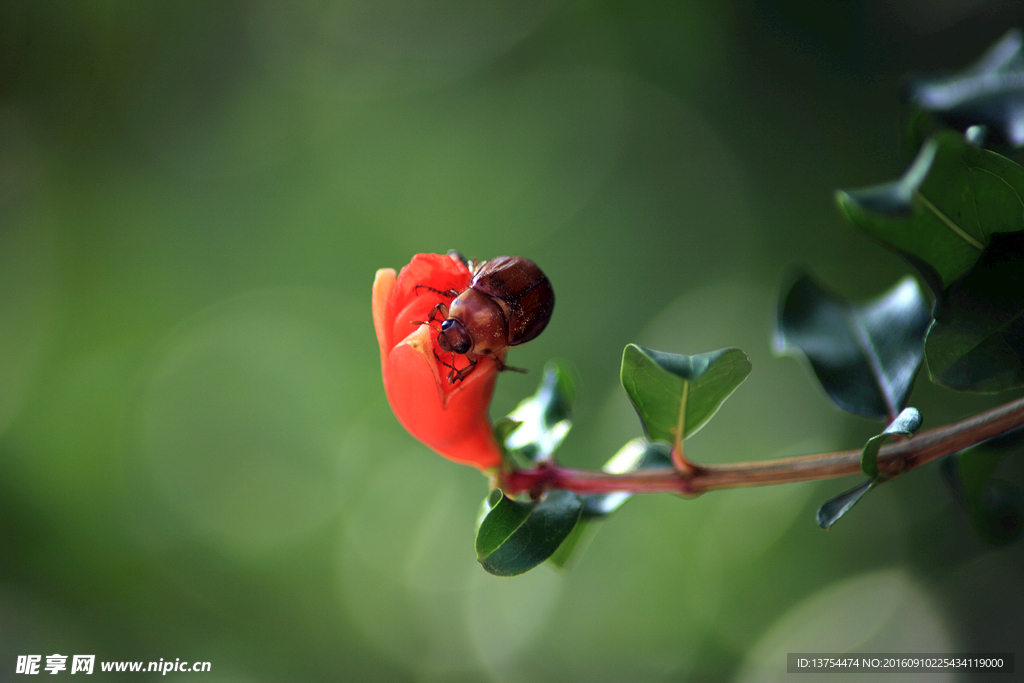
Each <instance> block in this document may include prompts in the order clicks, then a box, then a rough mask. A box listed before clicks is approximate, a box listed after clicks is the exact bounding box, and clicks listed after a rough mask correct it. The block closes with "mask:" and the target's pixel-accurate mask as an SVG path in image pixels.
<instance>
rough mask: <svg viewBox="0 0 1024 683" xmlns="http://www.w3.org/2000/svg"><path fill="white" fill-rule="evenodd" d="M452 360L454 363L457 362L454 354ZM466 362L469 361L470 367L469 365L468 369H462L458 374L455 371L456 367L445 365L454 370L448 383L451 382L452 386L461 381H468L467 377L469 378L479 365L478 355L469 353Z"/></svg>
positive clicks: (449, 376)
mask: <svg viewBox="0 0 1024 683" xmlns="http://www.w3.org/2000/svg"><path fill="white" fill-rule="evenodd" d="M452 360H453V361H454V360H455V354H454V353H453V354H452ZM466 360H468V361H469V365H467V366H466V367H464V368H462V369H461V370H459V371H458V372H456V371H455V366H454V365H448V364H447V363H445V365H448V367H450V368H451V369H452V371H451V372H449V373H448V381H449V382H451V383H452V384H455V383H456V382H458V381H459V380H460V379H466V377H468V376H469V373H471V372H473V368H475V367H476V364H477V360H476V354H475V353H467V354H466Z"/></svg>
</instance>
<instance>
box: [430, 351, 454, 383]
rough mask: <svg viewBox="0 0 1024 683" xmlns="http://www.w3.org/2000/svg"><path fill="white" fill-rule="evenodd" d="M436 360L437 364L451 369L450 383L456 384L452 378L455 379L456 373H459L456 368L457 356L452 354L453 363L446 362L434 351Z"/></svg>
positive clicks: (449, 374)
mask: <svg viewBox="0 0 1024 683" xmlns="http://www.w3.org/2000/svg"><path fill="white" fill-rule="evenodd" d="M434 358H436V359H437V362H438V363H440V364H441V365H443V366H445V367H446V368H451V372H449V373H448V381H449V382H450V383H452V384H454V383H455V382H454V381H452V377H454V376H455V373H456V372H458V368H456V367H455V364H454V361H455V354H454V353H453V354H452V362H451V363H449V362H447V361H445V360H444V359H443V358H441V356H439V355H437V351H434Z"/></svg>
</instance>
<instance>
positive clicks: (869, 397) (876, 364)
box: [775, 274, 931, 420]
mask: <svg viewBox="0 0 1024 683" xmlns="http://www.w3.org/2000/svg"><path fill="white" fill-rule="evenodd" d="M929 323H931V316H930V315H929V313H928V307H927V305H926V303H925V300H924V295H923V294H922V292H921V288H920V287H919V286H918V285H917V282H916V281H915V280H914V278H912V277H906V278H904V279H902V280H900V281H899V282H898V283H896V286H894V287H893V288H892V289H890V290H889V291H888V292H885V293H884V294H882V295H881V296H879V297H878V298H876V299H873V300H871V301H868V302H865V303H863V304H859V305H852V304H849V303H847V302H846V301H844V300H842V299H840V298H839V297H838V296H836V295H835V294H833V293H832V292H830V291H829V290H827V289H825V288H824V287H822V286H821V285H819V284H818V283H817V282H815V281H814V280H813V279H812V278H811V277H809V276H807V275H806V274H800V275H799V277H797V278H796V280H795V281H794V283H793V285H792V286H791V287H790V288H789V289H788V290H787V291H786V294H785V296H783V297H782V300H781V303H780V306H779V314H778V323H777V326H776V330H775V348H776V351H777V352H779V353H790V354H794V355H795V353H796V352H797V351H799V352H800V353H801V354H802V355H803V356H804V357H805V358H806V359H807V361H808V363H809V364H810V366H811V369H812V370H813V371H814V374H815V376H816V377H817V378H818V382H820V383H821V386H822V388H823V389H824V390H825V393H826V394H828V396H829V398H830V399H832V401H833V402H835V404H836V405H838V406H839V407H840V408H842V409H843V410H847V411H849V412H852V413H856V414H858V415H863V416H865V417H871V418H875V419H879V420H891V419H893V417H894V416H895V415H897V414H898V413H899V411H900V410H902V409H903V408H904V407H905V406H906V402H907V397H908V395H909V394H910V389H911V387H912V386H913V383H914V377H915V376H916V375H917V370H918V368H919V367H920V365H921V359H922V358H923V356H924V336H925V331H926V330H927V329H928V325H929Z"/></svg>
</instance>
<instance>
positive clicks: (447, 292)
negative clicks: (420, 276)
mask: <svg viewBox="0 0 1024 683" xmlns="http://www.w3.org/2000/svg"><path fill="white" fill-rule="evenodd" d="M412 289H413V291H414V292H416V295H417V296H419V291H420V290H421V289H429V290H430V291H431V292H435V293H437V294H440V295H441V296H450V297H452V298H453V299H454V298H455V297H457V296H458V295H459V290H457V289H437V288H436V287H431V286H430V285H416V286H415V287H413V288H412Z"/></svg>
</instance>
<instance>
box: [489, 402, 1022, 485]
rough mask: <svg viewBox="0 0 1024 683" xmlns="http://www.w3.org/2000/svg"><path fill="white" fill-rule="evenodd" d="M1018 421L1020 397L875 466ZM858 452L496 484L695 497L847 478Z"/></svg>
mask: <svg viewBox="0 0 1024 683" xmlns="http://www.w3.org/2000/svg"><path fill="white" fill-rule="evenodd" d="M1021 425H1024V398H1021V399H1018V400H1016V401H1012V402H1010V403H1007V404H1005V405H1002V406H999V407H998V408H993V409H992V410H989V411H987V412H984V413H981V414H978V415H975V416H973V417H969V418H967V419H966V420H962V421H960V422H956V423H953V424H949V425H945V426H943V427H937V428H935V429H932V430H929V431H927V432H922V433H920V434H917V435H916V436H914V437H913V438H909V439H903V440H901V441H900V442H898V443H893V444H889V445H886V446H882V448H881V450H880V451H879V453H878V470H879V473H880V474H881V475H882V476H884V477H886V478H892V477H897V476H899V475H901V474H904V473H906V472H909V471H910V470H912V469H914V468H916V467H920V466H921V465H923V464H925V463H927V462H931V461H932V460H935V459H937V458H941V457H942V456H944V455H949V454H951V453H956V452H958V451H962V450H964V449H965V448H969V447H970V446H974V445H976V444H979V443H981V442H982V441H985V440H987V439H991V438H992V437H995V436H999V435H1000V434H1004V433H1006V432H1008V431H1010V430H1011V429H1013V428H1015V427H1020V426H1021ZM860 456H861V451H860V450H853V451H842V452H837V453H819V454H816V455H804V456H800V457H795V458H781V459H777V460H763V461H757V462H742V463H734V464H730V465H699V464H696V463H691V466H692V468H693V470H692V472H680V471H677V470H675V469H672V468H664V469H656V470H643V471H640V472H630V473H626V474H610V473H608V472H600V471H597V472H595V471H590V470H575V469H569V468H564V467H560V466H559V465H556V464H553V465H546V466H542V467H538V468H536V469H531V470H510V471H506V472H502V473H501V475H500V481H499V484H500V486H501V488H502V490H504V491H505V493H506V494H508V495H515V494H518V493H526V492H529V493H531V494H533V495H539V494H541V493H543V492H544V491H545V490H548V489H564V490H567V491H574V492H576V493H581V494H587V493H612V492H615V491H626V492H630V493H680V494H683V495H700V494H701V493H704V492H705V491H714V490H716V489H732V488H741V487H745V486H769V485H771V484H788V483H791V482H797V481H814V480H818V479H834V478H837V477H848V476H851V475H854V474H858V473H859V472H860Z"/></svg>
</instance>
